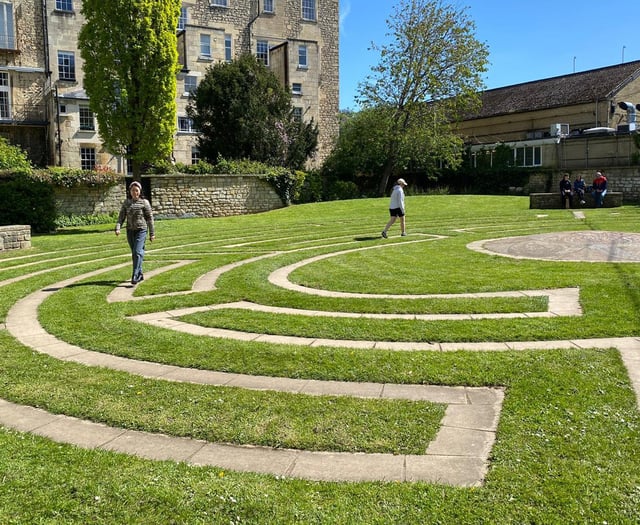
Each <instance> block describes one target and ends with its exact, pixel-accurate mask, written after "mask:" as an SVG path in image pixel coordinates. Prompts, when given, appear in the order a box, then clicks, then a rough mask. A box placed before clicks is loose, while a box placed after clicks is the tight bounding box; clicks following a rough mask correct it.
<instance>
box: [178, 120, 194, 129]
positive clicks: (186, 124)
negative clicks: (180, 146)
mask: <svg viewBox="0 0 640 525" xmlns="http://www.w3.org/2000/svg"><path fill="white" fill-rule="evenodd" d="M194 132H195V129H194V127H193V120H191V119H190V118H189V117H178V133H194Z"/></svg>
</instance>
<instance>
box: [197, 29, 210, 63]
mask: <svg viewBox="0 0 640 525" xmlns="http://www.w3.org/2000/svg"><path fill="white" fill-rule="evenodd" d="M200 56H201V57H202V58H211V35H204V34H201V35H200Z"/></svg>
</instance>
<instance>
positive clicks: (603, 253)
mask: <svg viewBox="0 0 640 525" xmlns="http://www.w3.org/2000/svg"><path fill="white" fill-rule="evenodd" d="M467 247H468V248H469V249H471V250H475V251H478V252H482V253H486V254H490V255H501V256H504V257H512V258H516V259H539V260H548V261H571V262H617V263H637V262H640V233H627V232H616V231H567V232H554V233H541V234H535V235H523V236H520V237H503V238H500V239H485V240H482V241H476V242H472V243H470V244H468V245H467Z"/></svg>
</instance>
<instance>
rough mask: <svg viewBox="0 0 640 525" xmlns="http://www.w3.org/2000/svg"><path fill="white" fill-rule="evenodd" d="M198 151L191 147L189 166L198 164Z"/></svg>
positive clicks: (195, 147) (196, 148)
mask: <svg viewBox="0 0 640 525" xmlns="http://www.w3.org/2000/svg"><path fill="white" fill-rule="evenodd" d="M200 158H201V157H200V149H199V148H198V147H197V146H192V147H191V164H198V162H200Z"/></svg>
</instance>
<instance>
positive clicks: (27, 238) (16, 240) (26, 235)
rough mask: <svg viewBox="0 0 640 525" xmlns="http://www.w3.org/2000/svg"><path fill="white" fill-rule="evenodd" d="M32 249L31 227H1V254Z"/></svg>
mask: <svg viewBox="0 0 640 525" xmlns="http://www.w3.org/2000/svg"><path fill="white" fill-rule="evenodd" d="M21 248H31V226H29V225H26V226H25V225H17V226H0V252H2V251H5V250H19V249H21Z"/></svg>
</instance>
